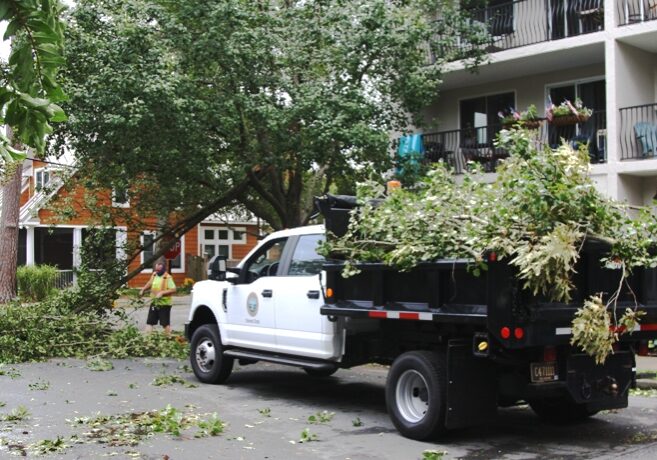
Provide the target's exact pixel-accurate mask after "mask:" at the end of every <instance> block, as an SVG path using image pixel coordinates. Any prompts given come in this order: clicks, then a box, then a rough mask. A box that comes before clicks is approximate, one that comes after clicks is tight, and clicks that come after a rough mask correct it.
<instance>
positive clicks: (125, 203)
mask: <svg viewBox="0 0 657 460" xmlns="http://www.w3.org/2000/svg"><path fill="white" fill-rule="evenodd" d="M125 196H126V200H125V201H117V200H116V189H115V188H112V207H113V208H129V207H130V198H129V197H128V191H127V190H126V192H125Z"/></svg>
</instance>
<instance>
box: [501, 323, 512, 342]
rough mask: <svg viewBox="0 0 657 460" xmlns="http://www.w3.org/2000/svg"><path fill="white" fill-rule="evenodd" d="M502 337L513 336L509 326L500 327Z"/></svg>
mask: <svg viewBox="0 0 657 460" xmlns="http://www.w3.org/2000/svg"><path fill="white" fill-rule="evenodd" d="M500 337H502V338H503V339H508V338H509V337H511V329H509V328H508V327H506V326H504V327H503V328H501V329H500Z"/></svg>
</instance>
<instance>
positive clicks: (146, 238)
mask: <svg viewBox="0 0 657 460" xmlns="http://www.w3.org/2000/svg"><path fill="white" fill-rule="evenodd" d="M153 240H155V234H153V233H143V234H142V235H141V244H142V247H143V248H144V250H143V251H142V253H141V263H142V264H143V263H144V262H145V261H146V260H148V259H150V258H151V257H153V253H154V249H155V248H154V245H153Z"/></svg>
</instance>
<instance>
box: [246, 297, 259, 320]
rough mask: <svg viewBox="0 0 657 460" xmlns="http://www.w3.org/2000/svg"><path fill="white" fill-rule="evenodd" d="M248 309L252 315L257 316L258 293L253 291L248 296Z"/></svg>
mask: <svg viewBox="0 0 657 460" xmlns="http://www.w3.org/2000/svg"><path fill="white" fill-rule="evenodd" d="M246 311H247V312H249V315H250V316H256V315H257V314H258V294H256V293H255V292H252V293H251V294H249V296H248V297H247V298H246Z"/></svg>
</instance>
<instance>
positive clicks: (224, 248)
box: [199, 227, 246, 260]
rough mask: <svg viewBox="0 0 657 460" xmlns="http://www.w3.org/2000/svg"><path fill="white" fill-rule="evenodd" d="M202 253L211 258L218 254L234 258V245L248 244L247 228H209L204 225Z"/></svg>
mask: <svg viewBox="0 0 657 460" xmlns="http://www.w3.org/2000/svg"><path fill="white" fill-rule="evenodd" d="M199 235H200V236H201V241H200V242H199V243H200V244H201V253H202V254H203V256H204V257H205V258H206V259H207V260H210V259H211V258H212V257H214V256H216V255H220V256H222V257H225V258H226V259H229V260H233V245H236V244H246V228H243V227H241V228H232V227H230V228H217V227H215V228H208V227H202V228H201V231H200V232H199Z"/></svg>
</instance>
